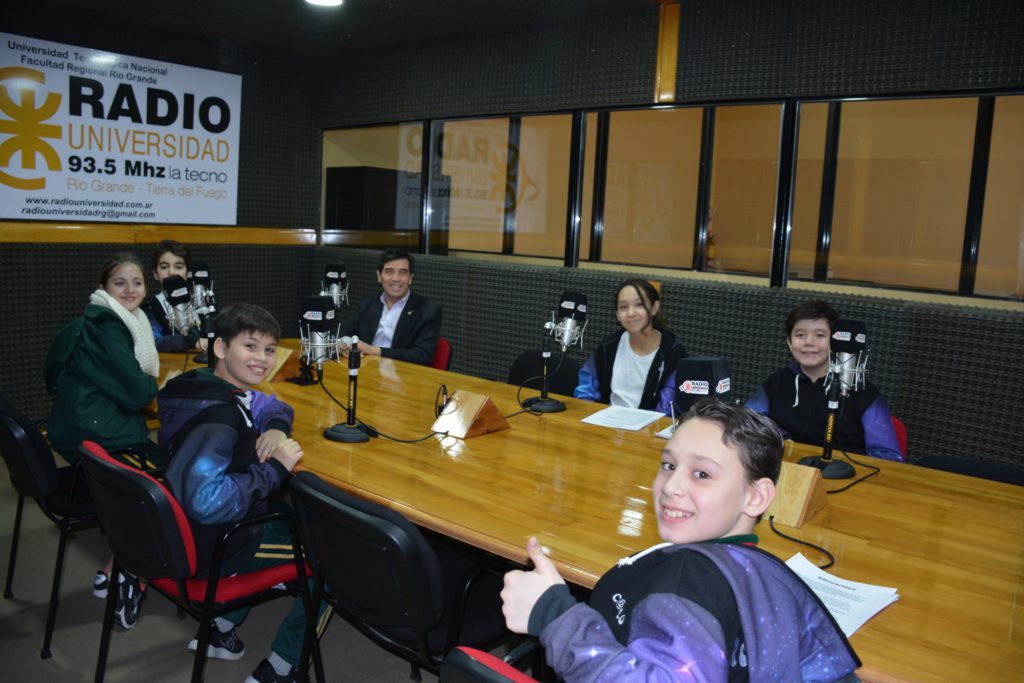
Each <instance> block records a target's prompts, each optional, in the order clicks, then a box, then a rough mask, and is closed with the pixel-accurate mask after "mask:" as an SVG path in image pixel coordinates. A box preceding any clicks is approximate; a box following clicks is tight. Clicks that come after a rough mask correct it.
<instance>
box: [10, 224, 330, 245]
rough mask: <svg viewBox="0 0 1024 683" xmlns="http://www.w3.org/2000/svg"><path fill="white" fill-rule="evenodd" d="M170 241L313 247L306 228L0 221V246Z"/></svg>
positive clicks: (314, 240)
mask: <svg viewBox="0 0 1024 683" xmlns="http://www.w3.org/2000/svg"><path fill="white" fill-rule="evenodd" d="M162 239H173V240H178V241H179V242H184V243H185V244H288V245H309V246H315V245H316V244H317V231H316V230H312V229H309V228H295V229H290V228H258V227H234V226H201V225H143V224H132V223H38V222H35V221H26V222H20V221H0V243H19V244H24V243H43V244H85V243H90V244H106V243H111V244H154V243H156V242H159V241H160V240H162Z"/></svg>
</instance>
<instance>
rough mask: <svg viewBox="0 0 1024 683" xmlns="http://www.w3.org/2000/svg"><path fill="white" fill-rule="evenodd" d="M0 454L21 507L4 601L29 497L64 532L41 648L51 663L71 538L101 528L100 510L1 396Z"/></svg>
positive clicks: (76, 474)
mask: <svg viewBox="0 0 1024 683" xmlns="http://www.w3.org/2000/svg"><path fill="white" fill-rule="evenodd" d="M0 452H2V454H3V458H4V462H5V463H6V464H7V471H8V472H9V473H10V475H11V484H12V485H13V486H14V490H15V491H17V492H18V507H17V510H16V512H15V514H14V531H13V533H12V534H11V555H10V559H9V560H8V563H7V582H6V584H4V597H5V598H8V599H10V598H11V597H13V596H14V593H13V591H12V585H13V583H14V566H15V562H16V560H17V556H18V539H19V536H20V534H21V515H22V510H23V508H24V506H25V498H26V497H27V498H31V499H33V500H34V501H36V504H37V505H39V509H40V510H42V511H43V514H44V515H46V518H47V519H49V520H50V521H51V522H53V523H54V524H56V525H57V526H58V527H60V541H59V542H58V544H57V561H56V563H55V564H54V567H53V586H52V587H51V589H50V608H49V611H48V612H47V615H46V630H45V632H44V634H43V647H42V649H41V650H40V653H39V655H40V657H42V658H43V659H48V658H49V657H50V642H51V640H52V639H53V628H54V625H55V624H56V621H57V605H58V603H59V602H60V582H61V576H62V574H63V571H64V552H65V550H66V549H67V544H68V538H70V536H71V534H72V533H74V532H76V531H81V530H83V529H90V528H92V527H95V526H96V525H97V523H98V520H97V518H96V508H95V506H94V505H93V503H92V498H91V497H90V496H89V489H88V487H87V486H86V484H85V478H84V476H80V468H79V466H78V465H75V466H74V467H72V466H66V467H59V468H58V467H57V463H56V461H55V460H54V457H53V451H51V450H50V446H49V444H47V443H46V439H45V438H44V437H43V435H42V433H41V432H40V431H39V428H38V427H36V425H35V424H33V422H32V421H31V420H29V419H28V418H26V417H24V416H23V415H21V414H19V413H18V412H17V411H15V410H14V408H12V407H11V405H10V404H9V403H8V402H7V401H6V400H5V399H4V398H3V397H0Z"/></svg>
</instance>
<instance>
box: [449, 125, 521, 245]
mask: <svg viewBox="0 0 1024 683" xmlns="http://www.w3.org/2000/svg"><path fill="white" fill-rule="evenodd" d="M507 166H508V119H476V120H472V121H446V122H445V124H444V140H443V143H442V149H441V172H442V174H444V175H445V176H449V177H450V178H451V208H450V212H451V213H450V219H449V233H448V248H449V249H462V250H467V251H489V252H497V253H499V254H500V253H501V248H502V239H503V235H504V229H505V202H506V175H507V173H506V168H507Z"/></svg>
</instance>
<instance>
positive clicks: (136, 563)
mask: <svg viewBox="0 0 1024 683" xmlns="http://www.w3.org/2000/svg"><path fill="white" fill-rule="evenodd" d="M78 451H79V454H80V455H81V458H82V469H83V470H84V471H85V477H86V481H88V482H89V490H90V491H91V493H92V497H93V501H94V502H95V504H96V514H97V515H98V516H99V519H100V524H101V526H102V527H103V530H104V531H106V534H107V539H108V541H109V542H110V549H111V551H112V552H113V553H114V557H116V558H117V561H118V563H119V564H120V565H121V567H122V568H124V569H125V570H127V571H129V572H131V573H132V574H135V575H137V576H145V577H147V578H150V579H162V578H167V579H173V580H179V579H181V580H183V579H187V578H189V577H191V576H192V575H193V574H195V572H196V546H195V542H194V540H193V538H192V529H191V527H190V526H189V524H188V518H187V517H186V516H185V511H184V510H182V509H181V506H180V505H179V504H178V501H177V500H175V499H174V496H172V495H171V493H170V491H168V490H167V489H166V488H165V487H164V485H163V484H161V483H160V482H158V481H157V480H156V479H154V478H153V477H151V476H150V475H148V474H146V473H145V472H142V471H141V470H137V469H135V468H134V467H131V466H129V465H126V464H125V463H123V462H121V461H119V460H117V459H115V458H113V457H112V456H111V455H110V454H109V453H107V451H106V450H104V448H103V447H102V446H100V445H99V444H97V443H94V442H92V441H85V442H83V443H82V445H81V446H79V449H78Z"/></svg>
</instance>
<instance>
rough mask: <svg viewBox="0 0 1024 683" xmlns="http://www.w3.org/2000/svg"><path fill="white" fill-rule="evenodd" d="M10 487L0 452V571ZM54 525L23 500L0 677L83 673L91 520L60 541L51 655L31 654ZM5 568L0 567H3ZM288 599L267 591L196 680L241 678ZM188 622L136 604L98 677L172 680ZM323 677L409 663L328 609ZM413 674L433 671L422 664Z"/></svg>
mask: <svg viewBox="0 0 1024 683" xmlns="http://www.w3.org/2000/svg"><path fill="white" fill-rule="evenodd" d="M16 505H17V495H16V494H15V493H14V489H13V488H12V487H11V484H10V479H9V478H8V476H7V468H6V467H5V466H4V465H3V463H2V461H0V572H6V568H7V560H8V557H9V555H8V552H9V549H10V544H11V531H12V528H13V525H14V513H15V508H16ZM59 536H60V534H59V530H58V529H57V528H56V527H55V526H54V525H53V524H51V523H50V522H49V521H48V520H47V519H46V518H45V517H43V515H42V513H41V512H40V511H39V508H38V507H37V506H36V505H35V503H34V502H32V501H28V500H27V501H25V513H24V517H23V521H22V530H21V543H20V547H19V549H18V563H17V567H16V569H15V575H14V591H13V592H14V597H13V598H12V599H10V600H3V599H0V671H2V672H3V674H2V678H3V680H4V681H12V682H17V683H22V682H31V683H72V682H75V683H77V682H85V681H92V680H93V676H94V673H95V668H96V652H97V649H98V646H99V640H100V622H101V619H102V616H103V604H104V603H103V601H102V600H98V599H96V598H94V597H93V596H92V592H91V589H92V579H93V575H94V574H95V573H96V570H97V568H99V567H101V566H103V564H104V562H106V560H107V558H108V556H109V551H108V550H107V547H106V541H105V540H104V537H103V536H102V535H101V534H100V532H99V531H98V530H91V531H84V532H82V533H80V534H78V535H77V536H76V537H75V538H74V539H73V540H72V541H71V542H70V543H69V545H68V554H67V561H66V563H65V566H64V581H63V586H62V589H61V602H60V611H59V612H58V614H57V627H56V630H55V632H54V641H53V646H52V648H51V649H52V652H53V657H52V658H51V659H48V660H43V659H40V658H39V649H40V646H41V644H42V640H43V627H44V625H45V623H46V609H47V605H48V600H49V595H50V583H51V580H52V578H53V564H54V560H55V559H56V555H57V541H58V538H59ZM4 576H5V577H6V574H4ZM289 607H290V600H289V599H282V600H274V601H271V602H269V603H267V604H265V605H261V606H259V607H256V608H255V609H253V611H252V613H251V614H250V615H249V618H248V619H247V620H246V622H245V623H244V624H243V625H242V626H241V627H239V630H238V634H239V636H240V637H241V638H242V640H244V641H245V645H246V651H245V655H244V656H243V657H242V658H241V659H239V660H238V661H235V662H225V661H221V660H211V661H210V662H209V664H208V665H207V668H206V680H207V681H210V682H211V683H219V682H220V681H232V682H237V683H242V682H243V681H244V680H245V678H246V676H247V675H248V674H249V673H250V672H251V671H252V670H253V669H254V668H255V667H256V665H257V664H259V661H260V659H262V658H264V657H266V656H267V655H268V654H269V651H270V642H271V641H272V640H273V638H274V632H275V631H276V630H277V625H278V623H279V622H280V620H281V619H282V618H283V617H284V615H285V613H286V612H287V610H288V608H289ZM195 628H196V624H195V622H194V621H193V620H191V619H188V618H186V619H185V620H179V619H178V618H177V616H176V615H175V608H174V606H173V605H172V604H171V603H170V602H169V601H167V600H165V599H163V598H162V597H160V596H158V595H153V596H151V597H150V598H149V599H148V600H147V601H146V602H145V603H144V605H143V609H142V616H141V618H140V620H139V624H138V626H136V627H135V628H134V629H133V630H131V631H128V632H125V633H121V632H115V634H114V637H113V639H112V641H111V647H110V658H109V661H108V665H107V679H106V680H108V681H111V682H112V683H118V682H132V683H134V682H135V681H140V682H142V681H145V682H146V683H171V682H173V683H181V682H182V681H187V680H188V679H189V676H190V674H191V669H192V656H191V655H190V654H189V652H188V651H187V650H186V649H185V645H186V644H187V643H188V641H189V640H190V639H191V638H192V636H193V634H194V633H195ZM321 648H322V650H323V657H324V668H325V671H326V674H327V680H329V681H383V682H387V681H395V682H399V681H407V680H408V679H409V665H408V664H406V663H405V662H403V661H402V660H400V659H398V658H397V657H394V656H392V655H390V654H388V653H387V652H385V651H383V650H381V649H380V648H378V647H377V646H376V645H374V644H373V643H372V642H370V641H369V640H368V639H367V638H366V637H365V636H363V635H362V634H361V633H359V632H358V631H356V630H355V629H353V628H352V627H351V626H349V625H348V624H346V623H345V622H344V621H343V620H341V619H334V620H332V622H331V625H330V627H329V628H328V629H327V632H326V633H325V634H324V637H323V640H322V641H321ZM423 680H424V681H427V682H428V683H429V682H433V681H436V680H437V678H436V677H435V676H432V675H431V674H429V673H426V672H424V673H423Z"/></svg>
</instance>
